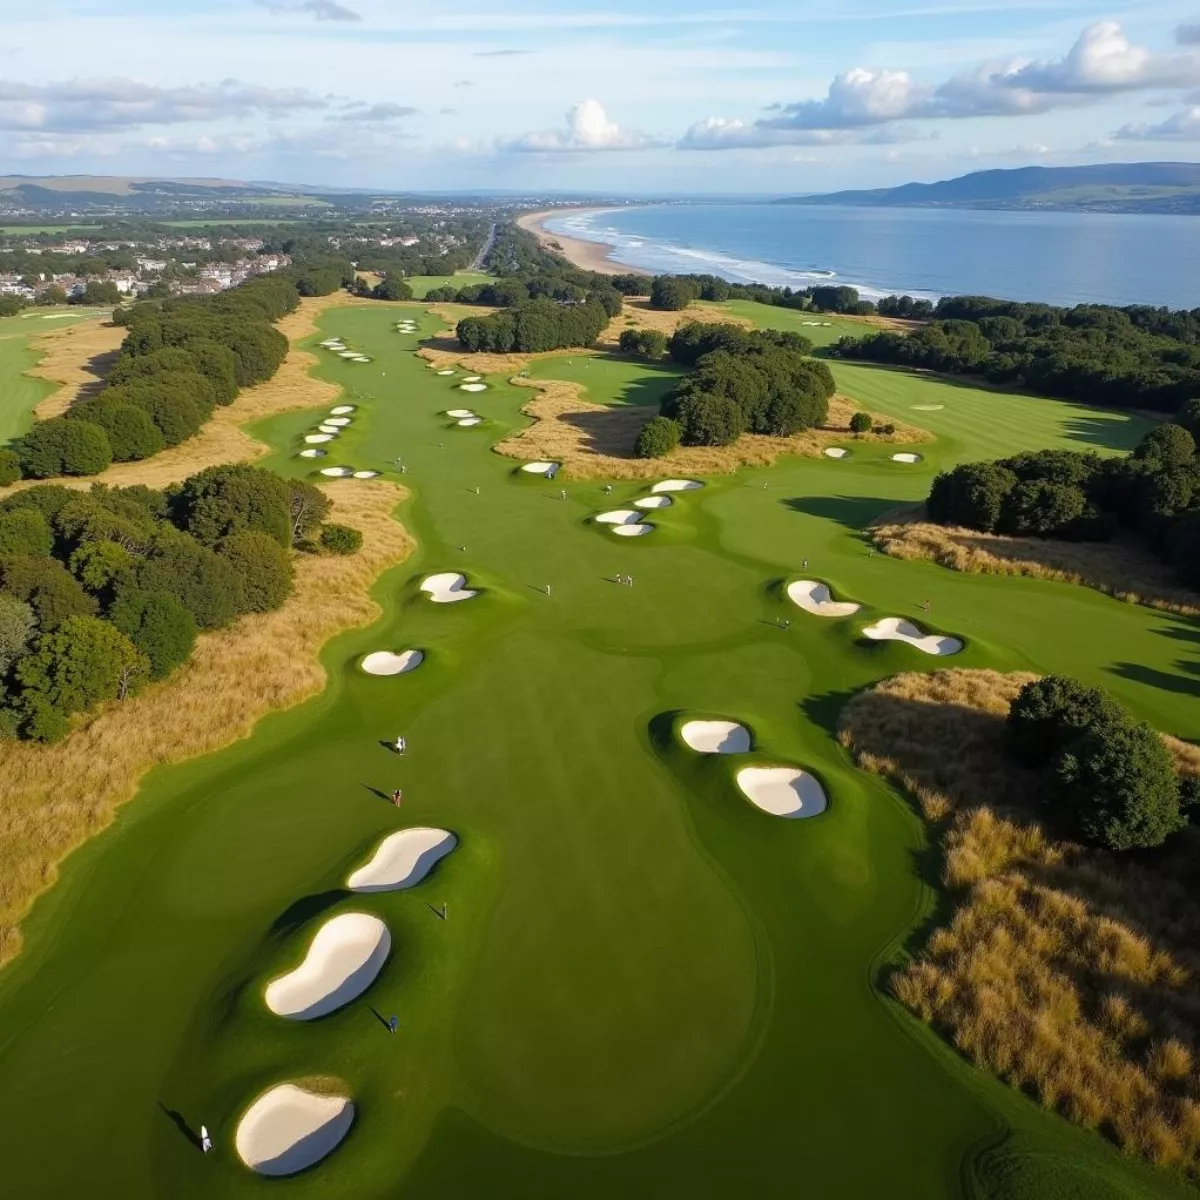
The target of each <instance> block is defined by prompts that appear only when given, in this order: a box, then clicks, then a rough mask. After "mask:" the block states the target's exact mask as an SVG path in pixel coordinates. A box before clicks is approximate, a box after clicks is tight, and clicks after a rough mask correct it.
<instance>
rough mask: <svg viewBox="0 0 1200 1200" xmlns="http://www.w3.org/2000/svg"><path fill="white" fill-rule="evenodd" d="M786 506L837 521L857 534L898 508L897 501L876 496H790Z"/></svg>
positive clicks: (799, 511)
mask: <svg viewBox="0 0 1200 1200" xmlns="http://www.w3.org/2000/svg"><path fill="white" fill-rule="evenodd" d="M784 504H786V505H787V506H788V508H790V509H791V510H792V511H793V512H798V513H804V514H805V516H809V517H822V518H824V519H825V520H826V521H836V522H837V524H839V525H841V526H844V527H845V528H846V529H852V530H854V532H856V533H859V532H861V531H862V530H863V529H864V528H865V527H866V526H868V525H870V523H871V522H872V521H873V520H874V519H875V518H876V517H877V516H879V514H880V513H882V512H886V511H887V510H888V509H889V508H895V507H896V501H895V500H883V499H877V498H876V497H874V496H790V497H788V499H786V500H784Z"/></svg>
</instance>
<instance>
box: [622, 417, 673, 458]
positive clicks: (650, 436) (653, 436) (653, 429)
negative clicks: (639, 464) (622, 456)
mask: <svg viewBox="0 0 1200 1200" xmlns="http://www.w3.org/2000/svg"><path fill="white" fill-rule="evenodd" d="M681 432H682V431H681V429H680V427H679V422H678V421H674V420H672V419H671V418H670V417H654V418H653V419H651V420H649V421H647V422H646V424H645V425H643V426H642V429H641V432H640V433H639V434H638V438H637V444H636V446H635V447H634V451H633V452H634V453H635V454H636V455H637V456H638V458H662V457H663V455H664V454H670V453H671V451H672V450H674V449H675V447H676V446H678V445H679V438H680V434H681Z"/></svg>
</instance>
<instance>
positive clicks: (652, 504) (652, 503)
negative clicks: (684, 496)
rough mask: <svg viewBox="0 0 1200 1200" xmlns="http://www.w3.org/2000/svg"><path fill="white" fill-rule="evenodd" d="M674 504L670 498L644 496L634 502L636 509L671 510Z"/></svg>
mask: <svg viewBox="0 0 1200 1200" xmlns="http://www.w3.org/2000/svg"><path fill="white" fill-rule="evenodd" d="M674 503H675V501H674V500H672V499H671V497H670V496H643V497H642V498H641V499H640V500H635V501H634V502H633V504H634V507H635V508H670V507H671V505H672V504H674Z"/></svg>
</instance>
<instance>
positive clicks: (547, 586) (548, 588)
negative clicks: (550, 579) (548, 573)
mask: <svg viewBox="0 0 1200 1200" xmlns="http://www.w3.org/2000/svg"><path fill="white" fill-rule="evenodd" d="M546 595H547V596H548V595H550V585H549V584H546Z"/></svg>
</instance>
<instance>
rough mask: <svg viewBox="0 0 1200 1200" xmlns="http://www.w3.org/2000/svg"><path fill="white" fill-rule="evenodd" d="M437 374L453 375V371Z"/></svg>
mask: <svg viewBox="0 0 1200 1200" xmlns="http://www.w3.org/2000/svg"><path fill="white" fill-rule="evenodd" d="M438 374H439V375H453V374H454V372H453V371H439V372H438Z"/></svg>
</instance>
